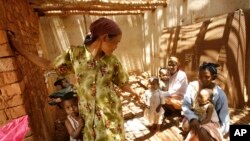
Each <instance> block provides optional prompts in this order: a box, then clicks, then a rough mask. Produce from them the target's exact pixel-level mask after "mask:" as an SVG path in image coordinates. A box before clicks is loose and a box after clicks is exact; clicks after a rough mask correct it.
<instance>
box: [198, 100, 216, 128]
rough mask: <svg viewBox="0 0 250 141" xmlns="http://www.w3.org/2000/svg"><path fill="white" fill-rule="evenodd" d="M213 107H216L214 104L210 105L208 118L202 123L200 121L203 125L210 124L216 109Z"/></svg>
mask: <svg viewBox="0 0 250 141" xmlns="http://www.w3.org/2000/svg"><path fill="white" fill-rule="evenodd" d="M213 107H214V106H213V104H212V103H210V104H209V105H208V108H207V111H206V113H207V116H206V117H205V118H204V119H203V120H202V121H200V122H201V124H206V123H208V122H210V121H211V118H212V114H213V111H214V108H213Z"/></svg>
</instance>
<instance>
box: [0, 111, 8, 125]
mask: <svg viewBox="0 0 250 141" xmlns="http://www.w3.org/2000/svg"><path fill="white" fill-rule="evenodd" d="M7 121H8V119H7V116H6V114H5V112H4V111H3V110H0V126H2V125H4V124H6V123H7Z"/></svg>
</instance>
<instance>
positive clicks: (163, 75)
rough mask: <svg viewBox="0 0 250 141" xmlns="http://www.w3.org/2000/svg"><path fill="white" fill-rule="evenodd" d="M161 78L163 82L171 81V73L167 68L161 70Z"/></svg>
mask: <svg viewBox="0 0 250 141" xmlns="http://www.w3.org/2000/svg"><path fill="white" fill-rule="evenodd" d="M159 77H160V79H161V80H162V81H167V80H169V77H170V72H169V70H168V69H167V68H160V70H159Z"/></svg>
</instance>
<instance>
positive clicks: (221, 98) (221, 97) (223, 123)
mask: <svg viewBox="0 0 250 141" xmlns="http://www.w3.org/2000/svg"><path fill="white" fill-rule="evenodd" d="M218 66H219V65H218V64H214V63H206V62H204V63H203V64H202V65H201V66H200V67H199V80H198V81H193V82H190V83H189V85H188V88H187V91H186V94H185V95H184V101H183V105H182V110H183V112H184V116H185V117H186V118H187V119H188V120H189V124H190V128H191V130H193V131H194V132H195V133H196V134H198V137H199V140H201V141H210V140H213V138H212V137H211V136H210V133H208V131H207V130H206V129H204V128H203V127H201V126H200V123H199V121H198V116H197V115H196V114H195V113H194V111H193V110H192V108H193V107H195V106H197V93H198V92H199V91H200V90H201V89H204V88H208V89H212V90H213V104H214V106H215V110H216V112H217V114H218V117H219V122H220V131H221V133H222V134H223V135H224V136H225V135H226V134H227V133H228V132H229V124H230V117H229V110H228V102H227V96H226V95H225V92H224V91H223V90H222V89H221V87H220V86H218V85H217V84H216V83H214V81H213V80H215V79H216V78H217V67H218Z"/></svg>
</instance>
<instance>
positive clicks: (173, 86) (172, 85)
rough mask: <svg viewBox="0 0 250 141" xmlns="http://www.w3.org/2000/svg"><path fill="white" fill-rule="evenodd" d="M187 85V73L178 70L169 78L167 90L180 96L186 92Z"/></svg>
mask: <svg viewBox="0 0 250 141" xmlns="http://www.w3.org/2000/svg"><path fill="white" fill-rule="evenodd" d="M187 86H188V80H187V75H186V73H185V72H184V71H182V70H178V71H177V72H176V73H175V74H174V75H172V76H171V77H170V79H169V87H168V92H169V94H170V95H173V94H177V95H179V96H181V97H183V96H184V94H185V93H186V89H187Z"/></svg>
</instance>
